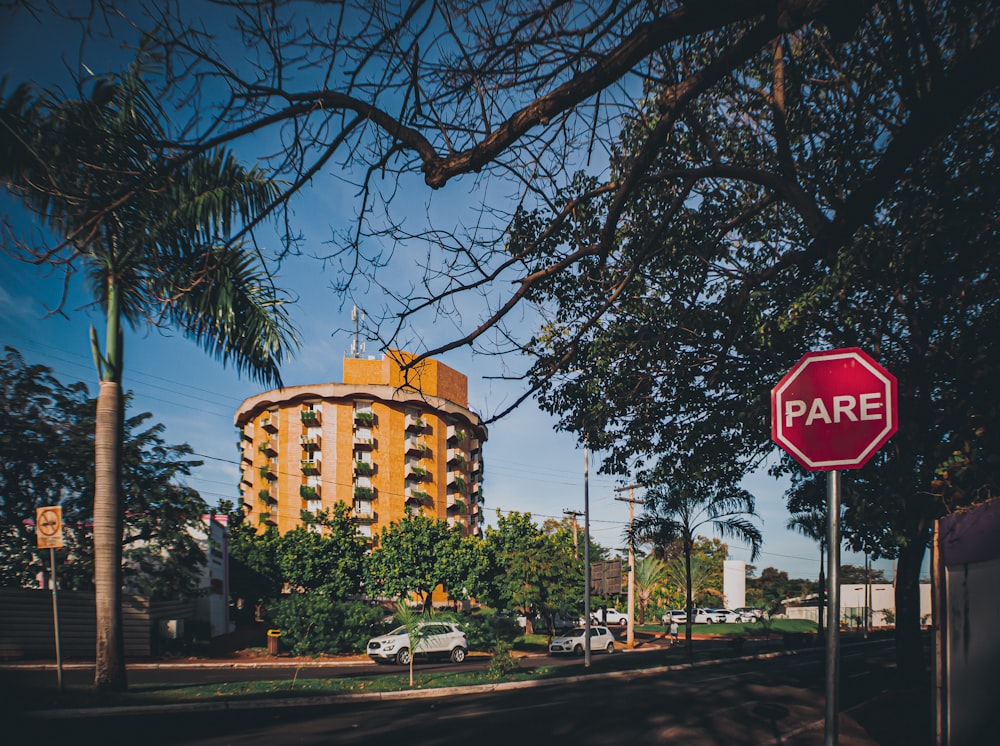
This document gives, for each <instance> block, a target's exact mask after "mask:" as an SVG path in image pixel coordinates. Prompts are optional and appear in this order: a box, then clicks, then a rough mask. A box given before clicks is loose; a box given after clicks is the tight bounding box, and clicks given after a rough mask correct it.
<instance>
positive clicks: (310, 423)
mask: <svg viewBox="0 0 1000 746" xmlns="http://www.w3.org/2000/svg"><path fill="white" fill-rule="evenodd" d="M299 418H300V419H301V420H302V424H303V425H304V426H306V427H316V426H318V425H319V424H320V419H319V410H318V409H303V410H302V411H301V412H299Z"/></svg>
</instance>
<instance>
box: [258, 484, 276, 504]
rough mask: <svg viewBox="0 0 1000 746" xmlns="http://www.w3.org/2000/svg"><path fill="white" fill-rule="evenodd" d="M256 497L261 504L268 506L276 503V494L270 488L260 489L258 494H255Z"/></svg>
mask: <svg viewBox="0 0 1000 746" xmlns="http://www.w3.org/2000/svg"><path fill="white" fill-rule="evenodd" d="M257 497H258V498H260V501H261V502H262V503H267V504H268V505H271V504H273V503H276V502H278V495H277V493H276V492H275V491H274V490H273V489H271V488H270V487H264V488H262V489H261V490H260V491H259V492H257Z"/></svg>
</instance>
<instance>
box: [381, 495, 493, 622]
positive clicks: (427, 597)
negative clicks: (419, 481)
mask: <svg viewBox="0 0 1000 746" xmlns="http://www.w3.org/2000/svg"><path fill="white" fill-rule="evenodd" d="M485 568H486V558H485V556H484V554H483V552H482V549H481V545H480V541H479V540H478V539H477V538H475V537H463V536H462V533H461V531H460V530H453V529H450V528H449V527H448V524H447V523H446V522H445V521H440V520H435V519H432V518H429V517H427V516H424V515H408V516H406V517H405V518H403V520H401V521H399V522H398V523H394V524H392V525H389V526H385V527H383V529H382V531H381V533H380V534H379V537H378V543H377V545H376V547H375V548H374V549H373V550H372V551H371V554H370V555H369V556H368V560H367V562H366V566H365V592H366V593H367V594H368V595H369V597H371V598H375V597H378V598H396V599H406V598H407V597H409V596H410V595H416V596H418V597H419V598H420V600H421V602H422V603H423V606H424V613H430V610H431V593H432V592H433V591H434V589H435V588H437V587H438V586H439V585H440V586H442V587H443V588H444V590H445V592H446V593H447V594H448V596H449V597H450V598H451V599H456V600H457V599H464V598H468V597H469V596H470V595H471V594H472V593H473V592H474V589H475V588H477V587H478V586H479V584H480V578H481V577H482V575H483V573H484V571H485Z"/></svg>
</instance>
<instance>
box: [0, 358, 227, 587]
mask: <svg viewBox="0 0 1000 746" xmlns="http://www.w3.org/2000/svg"><path fill="white" fill-rule="evenodd" d="M5 352H6V354H5V355H4V357H2V358H0V391H2V396H0V464H2V466H0V517H2V525H3V531H2V535H0V572H2V574H0V582H2V584H3V585H10V586H20V587H36V585H37V576H38V574H39V573H41V572H45V571H46V568H47V567H48V557H47V556H43V555H42V553H41V552H39V550H38V549H37V548H36V539H35V534H34V517H35V508H37V507H40V506H43V505H61V506H62V508H63V526H64V541H65V544H66V546H65V547H64V548H63V549H59V550H56V557H57V560H58V562H59V567H58V570H57V573H58V575H59V584H60V587H62V588H67V589H75V590H82V589H92V588H93V587H94V570H93V503H94V480H93V440H94V427H95V421H94V400H93V399H91V398H90V397H89V395H88V391H87V387H86V385H85V384H83V383H72V384H63V383H62V382H60V381H59V380H58V379H57V378H56V377H55V376H54V375H53V373H52V371H51V370H50V369H49V368H47V367H45V366H42V365H28V364H27V363H26V362H25V361H24V358H23V357H22V356H21V354H20V353H19V352H17V351H16V350H14V349H13V348H11V347H7V348H5ZM128 401H129V397H126V404H127V402H128ZM150 417H151V415H150V414H148V413H143V414H139V415H133V416H131V417H126V418H125V433H124V450H123V457H122V461H123V466H124V473H123V483H124V495H125V504H124V532H123V536H122V539H121V541H122V543H123V546H124V552H123V554H124V560H125V563H124V569H125V576H124V580H125V586H126V588H127V589H128V590H129V591H131V592H133V593H139V594H143V595H148V596H150V597H153V598H167V599H170V598H180V597H188V596H190V595H192V594H194V593H195V592H196V590H197V588H198V584H199V580H200V573H201V570H202V568H203V567H204V565H205V562H206V557H205V551H204V549H203V548H202V544H201V543H200V542H199V540H198V538H197V535H198V534H201V533H203V532H204V529H203V521H202V516H203V515H204V514H206V513H207V512H208V508H207V505H206V504H205V502H204V500H202V499H201V497H200V496H199V495H198V493H197V492H196V491H194V490H193V489H191V488H190V487H186V486H184V485H182V484H181V483H180V482H179V479H180V478H183V477H185V476H187V475H189V474H190V473H191V470H192V469H193V468H195V467H197V466H199V465H200V464H201V462H200V461H195V460H191V459H190V458H189V457H190V455H191V449H190V447H189V446H187V445H176V446H171V445H167V444H166V443H164V442H163V439H162V437H161V435H162V432H163V426H162V425H149V422H148V421H149V419H150ZM46 554H47V553H46Z"/></svg>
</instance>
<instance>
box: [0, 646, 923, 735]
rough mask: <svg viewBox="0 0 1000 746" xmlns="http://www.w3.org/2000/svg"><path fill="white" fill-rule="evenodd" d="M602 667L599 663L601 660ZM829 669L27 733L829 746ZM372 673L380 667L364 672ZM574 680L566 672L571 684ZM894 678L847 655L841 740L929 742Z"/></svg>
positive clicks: (761, 669)
mask: <svg viewBox="0 0 1000 746" xmlns="http://www.w3.org/2000/svg"><path fill="white" fill-rule="evenodd" d="M633 655H636V653H633ZM595 663H597V664H598V665H599V661H597V656H595ZM430 665H435V664H430ZM571 666H581V667H582V664H581V663H579V662H573V663H572V664H571ZM822 669H823V667H822V659H821V656H818V655H815V654H804V655H798V656H791V657H784V658H777V659H772V660H755V661H746V662H740V663H730V664H717V665H711V666H704V667H696V668H683V669H679V670H673V671H668V672H663V673H658V674H654V675H644V676H624V675H613V674H608V675H606V676H601V677H594V678H591V679H588V680H576V681H566V682H562V683H558V684H549V685H546V686H541V687H533V688H511V689H504V690H497V691H493V692H489V693H483V694H474V693H469V692H468V691H463V690H452V691H451V692H449V693H447V694H445V695H444V696H434V697H426V696H425V695H424V696H422V697H421V698H409V697H405V696H404V697H403V698H400V699H393V700H382V701H361V700H349V699H343V698H342V699H338V700H332V701H327V702H325V703H324V704H322V705H318V706H290V705H289V704H288V703H277V704H275V705H273V706H272V705H268V704H265V703H254V704H252V705H249V707H248V708H246V709H233V710H229V711H214V712H198V711H193V712H192V711H185V710H180V711H171V712H168V711H164V710H157V711H152V712H150V713H147V714H142V715H120V716H103V717H87V718H69V719H61V718H60V719H43V720H34V719H30V720H25V721H23V723H22V725H23V726H26V727H28V728H30V729H31V730H32V732H33V733H35V734H39V733H43V734H44V740H42V741H34V742H39V743H63V742H67V743H76V744H79V743H102V744H119V743H121V744H134V743H142V744H143V745H144V746H146V745H147V744H148V745H149V746H158V745H160V744H163V745H167V744H195V745H197V746H220V745H221V744H239V746H256V745H258V744H261V745H263V744H268V745H269V746H273V744H285V743H300V744H329V743H336V744H362V743H363V744H369V745H370V744H382V743H386V744H388V743H392V744H396V743H406V744H455V743H462V742H464V741H471V742H476V743H478V744H492V743H505V744H511V743H523V742H526V741H527V742H535V741H538V742H541V743H544V744H562V743H566V744H615V745H617V744H673V743H678V744H686V745H699V744H719V746H723V745H724V746H736V745H737V744H753V745H754V746H757V745H764V744H783V745H786V746H799V745H805V744H810V745H811V744H817V745H818V744H822V743H823V711H824V694H823V670H822ZM376 670H382V669H376ZM389 670H392V669H389ZM370 672H371V669H370V668H369V670H367V671H366V673H370ZM229 673H230V674H231V673H232V671H231V670H230V671H229ZM572 673H573V668H572V667H568V668H567V675H571V674H572ZM300 675H301V674H300ZM894 677H895V670H894V667H893V666H892V650H891V646H880V645H869V646H864V647H858V648H854V649H845V650H844V651H843V656H842V661H841V684H842V686H841V690H842V691H841V706H842V712H843V715H842V718H841V725H840V728H841V737H840V744H842V745H843V746H870V745H873V744H881V745H882V746H891V745H893V744H908V745H912V746H920V744H921V743H922V742H923V741H922V740H921V737H922V735H923V734H926V733H927V730H926V729H924V728H923V727H922V722H921V721H922V719H925V715H926V712H923V713H921V712H920V711H919V709H920V708H916V709H911V710H910V711H909V712H906V711H903V712H899V711H898V710H899V709H900V704H904V705H905V703H900V702H898V701H896V700H895V699H893V698H892V697H890V696H889V695H887V694H886V691H887V690H895V684H896V682H895V678H894ZM227 680H231V676H229V677H227ZM10 725H12V724H11V723H8V727H9V726H10ZM5 731H6V733H10V732H11V731H10V730H9V729H5ZM19 742H21V741H12V743H19Z"/></svg>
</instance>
